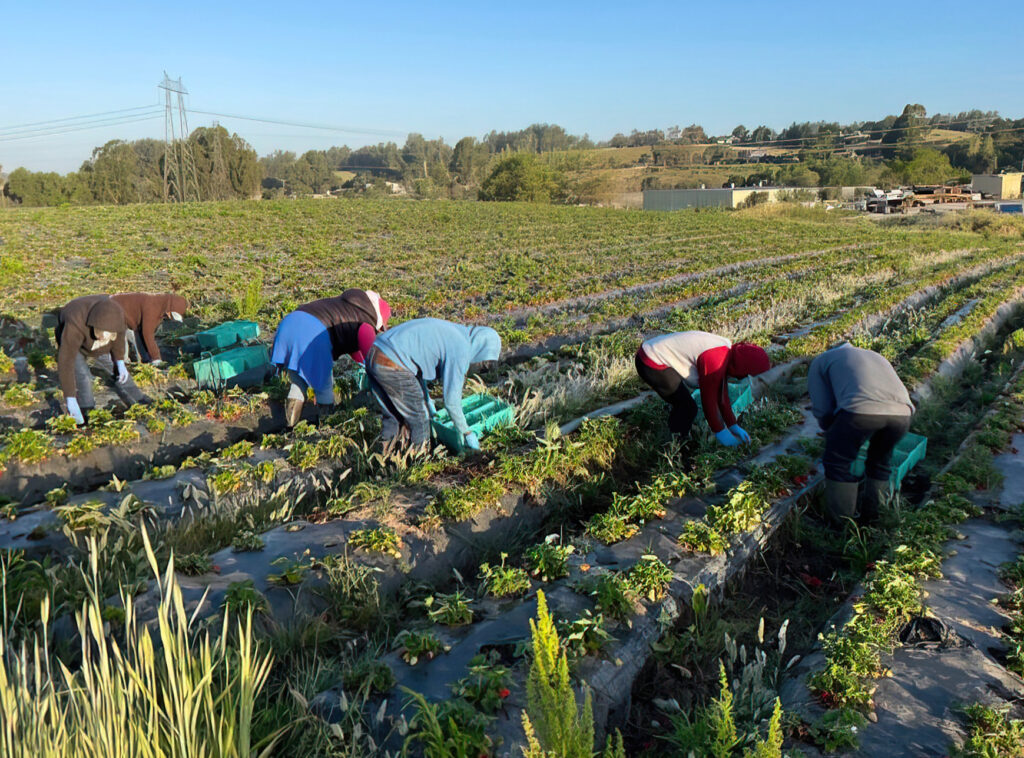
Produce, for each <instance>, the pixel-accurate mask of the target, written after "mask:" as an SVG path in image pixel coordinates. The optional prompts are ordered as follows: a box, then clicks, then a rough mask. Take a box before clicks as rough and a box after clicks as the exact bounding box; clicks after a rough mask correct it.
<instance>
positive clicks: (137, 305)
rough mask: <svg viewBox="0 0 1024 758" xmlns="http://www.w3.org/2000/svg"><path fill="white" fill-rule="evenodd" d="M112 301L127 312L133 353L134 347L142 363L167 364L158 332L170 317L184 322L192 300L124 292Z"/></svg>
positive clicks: (170, 294)
mask: <svg viewBox="0 0 1024 758" xmlns="http://www.w3.org/2000/svg"><path fill="white" fill-rule="evenodd" d="M110 299H111V300H113V301H114V302H115V303H117V304H118V305H120V306H121V309H122V310H123V311H124V316H125V322H126V323H127V325H128V335H127V336H128V350H129V353H130V352H131V349H132V348H134V349H135V354H136V355H137V356H138V358H139V362H140V363H148V362H152V364H153V365H154V366H159V365H160V364H161V363H163V359H162V357H161V355H160V346H159V345H158V344H156V329H157V327H158V326H160V324H161V323H162V322H163V320H164V319H167V318H169V319H172V320H174V321H181V320H182V317H183V316H184V314H185V311H187V310H188V301H187V300H186V299H185V298H183V297H182V296H181V295H175V294H174V293H171V292H167V293H165V294H162V295H151V294H149V293H148V292H123V293H121V294H119V295H111V296H110ZM140 340H141V342H140Z"/></svg>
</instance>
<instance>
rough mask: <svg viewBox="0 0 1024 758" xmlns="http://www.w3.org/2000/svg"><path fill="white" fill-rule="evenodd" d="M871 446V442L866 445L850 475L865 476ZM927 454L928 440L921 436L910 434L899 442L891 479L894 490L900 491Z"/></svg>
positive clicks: (893, 459)
mask: <svg viewBox="0 0 1024 758" xmlns="http://www.w3.org/2000/svg"><path fill="white" fill-rule="evenodd" d="M869 444H870V442H865V443H864V446H863V447H861V449H860V454H859V455H858V456H857V460H855V461H854V462H853V464H852V465H851V466H850V473H851V474H853V475H854V476H857V477H860V476H864V462H865V461H866V460H867V457H868V445H869ZM926 452H928V438H927V437H922V436H921V435H920V434H908V435H907V436H905V437H904V438H903V439H901V440H900V441H899V444H898V445H896V447H895V448H894V449H893V451H892V476H890V478H889V481H890V482H891V483H892V488H893V489H894V490H898V489H899V488H900V486H901V485H902V484H903V478H904V477H905V476H906V475H907V474H909V473H910V470H911V469H912V468H914V466H916V465H917V464H918V463H920V462H921V461H922V460H924V456H925V453H926Z"/></svg>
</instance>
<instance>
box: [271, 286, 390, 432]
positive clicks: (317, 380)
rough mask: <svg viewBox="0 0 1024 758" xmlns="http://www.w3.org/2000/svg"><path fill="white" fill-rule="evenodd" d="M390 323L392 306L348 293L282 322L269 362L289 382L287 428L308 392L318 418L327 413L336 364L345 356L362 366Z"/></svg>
mask: <svg viewBox="0 0 1024 758" xmlns="http://www.w3.org/2000/svg"><path fill="white" fill-rule="evenodd" d="M389 318H391V306H389V305H388V303H387V301H386V300H384V299H383V298H381V296H380V295H378V294H377V293H376V292H374V291H373V290H361V289H348V290H345V291H344V292H342V293H341V294H340V295H338V296H337V297H327V298H324V299H322V300H314V301H313V302H312V303H306V304H305V305H301V306H299V307H298V309H296V310H294V311H292V312H291V313H289V314H288V315H287V316H285V317H284V318H283V319H282V320H281V323H280V325H279V326H278V327H277V332H276V333H275V334H274V348H273V350H272V351H271V358H270V362H271V363H273V364H275V365H276V366H278V367H279V368H280V369H282V370H284V371H287V372H288V376H289V377H290V378H291V382H292V384H291V387H290V388H289V390H288V397H287V398H286V399H285V405H284V413H285V421H286V423H287V424H288V426H289V427H293V426H295V424H297V423H298V421H299V418H300V416H301V415H302V406H303V404H304V403H305V401H306V395H307V392H308V391H309V390H310V389H311V388H312V390H313V393H314V395H315V397H316V404H317V408H318V410H319V415H320V417H321V418H323V417H324V416H325V415H328V414H330V413H331V411H332V410H333V409H334V371H333V369H334V362H335V361H336V360H338V358H340V357H341V356H342V355H344V354H346V353H347V354H348V355H350V356H351V357H352V360H354V361H355V362H356V363H362V362H363V361H364V360H365V359H366V355H367V353H369V352H370V347H371V346H372V345H373V341H374V339H375V338H376V336H377V334H378V333H379V332H382V331H383V330H384V329H385V328H387V324H388V319H389Z"/></svg>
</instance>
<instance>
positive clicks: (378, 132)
mask: <svg viewBox="0 0 1024 758" xmlns="http://www.w3.org/2000/svg"><path fill="white" fill-rule="evenodd" d="M191 112H192V113H200V114H202V115H204V116H217V117H218V118H236V119H241V120H242V121H257V122H259V123H261V124H277V125H278V126H297V127H301V128H303V129H320V130H323V131H328V132H344V133H346V134H370V135H375V136H383V137H404V136H406V134H408V132H399V131H395V130H393V129H367V128H362V127H354V126H330V125H327V124H309V123H301V122H298V121H281V120H278V119H271V118H259V117H257V116H240V115H238V114H234V113H217V112H215V111H200V110H196V109H195V108H193V109H192V110H191Z"/></svg>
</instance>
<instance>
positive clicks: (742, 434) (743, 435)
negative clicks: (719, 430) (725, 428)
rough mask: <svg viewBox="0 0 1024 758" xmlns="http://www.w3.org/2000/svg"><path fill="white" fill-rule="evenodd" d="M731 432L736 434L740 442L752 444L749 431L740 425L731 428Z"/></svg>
mask: <svg viewBox="0 0 1024 758" xmlns="http://www.w3.org/2000/svg"><path fill="white" fill-rule="evenodd" d="M729 431H730V432H732V433H733V434H735V435H736V436H737V437H738V438H739V440H740V442H750V435H749V434H747V430H746V429H744V428H743V427H742V426H740V425H739V424H733V425H732V426H730V427H729Z"/></svg>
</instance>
